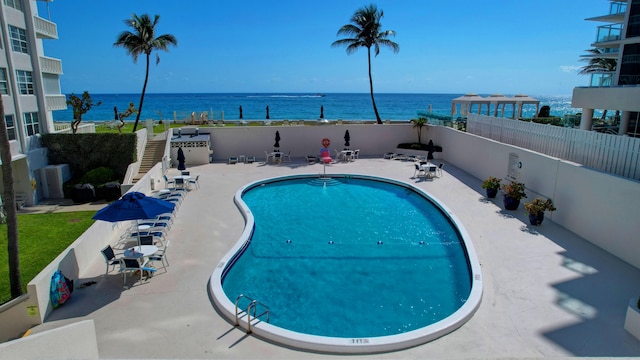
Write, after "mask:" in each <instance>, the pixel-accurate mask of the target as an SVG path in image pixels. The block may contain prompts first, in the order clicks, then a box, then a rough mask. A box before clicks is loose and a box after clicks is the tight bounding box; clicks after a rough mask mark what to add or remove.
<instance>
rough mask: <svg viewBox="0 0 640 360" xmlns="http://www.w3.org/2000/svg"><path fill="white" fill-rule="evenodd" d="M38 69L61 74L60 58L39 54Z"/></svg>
mask: <svg viewBox="0 0 640 360" xmlns="http://www.w3.org/2000/svg"><path fill="white" fill-rule="evenodd" d="M40 70H41V71H42V72H44V73H49V74H58V75H60V74H62V61H61V60H60V59H56V58H52V57H48V56H40Z"/></svg>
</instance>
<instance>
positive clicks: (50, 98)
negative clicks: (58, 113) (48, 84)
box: [44, 94, 67, 111]
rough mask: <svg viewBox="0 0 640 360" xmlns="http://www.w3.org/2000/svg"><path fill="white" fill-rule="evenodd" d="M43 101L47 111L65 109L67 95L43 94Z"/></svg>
mask: <svg viewBox="0 0 640 360" xmlns="http://www.w3.org/2000/svg"><path fill="white" fill-rule="evenodd" d="M44 101H45V104H46V107H47V111H55V110H65V109H66V108H67V97H66V96H64V95H61V94H57V95H45V96H44Z"/></svg>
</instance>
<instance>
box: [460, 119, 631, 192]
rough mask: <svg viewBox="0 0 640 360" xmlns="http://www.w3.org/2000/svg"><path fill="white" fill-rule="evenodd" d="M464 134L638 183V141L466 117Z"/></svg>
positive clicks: (506, 121)
mask: <svg viewBox="0 0 640 360" xmlns="http://www.w3.org/2000/svg"><path fill="white" fill-rule="evenodd" d="M467 132H468V133H471V134H475V135H479V136H482V137H486V138H489V139H493V140H496V141H499V142H502V143H505V144H510V145H515V146H519V147H522V148H525V149H529V150H533V151H537V152H540V153H543V154H546V155H549V156H553V157H557V158H560V159H563V160H569V161H573V162H576V163H579V164H582V165H584V166H587V167H589V168H592V169H595V170H599V171H603V172H606V173H610V174H615V175H618V176H622V177H625V178H629V179H634V180H640V139H638V138H632V137H628V136H620V135H611V134H604V133H599V132H594V131H586V130H579V129H573V128H564V127H559V126H552V125H543V124H536V123H530V122H524V121H518V120H511V119H504V118H495V117H490V116H485V115H477V114H469V116H468V118H467Z"/></svg>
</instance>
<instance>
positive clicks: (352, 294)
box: [222, 176, 472, 338]
mask: <svg viewBox="0 0 640 360" xmlns="http://www.w3.org/2000/svg"><path fill="white" fill-rule="evenodd" d="M242 200H243V201H244V202H245V203H246V205H247V207H248V209H249V210H250V211H251V213H252V214H253V217H254V220H255V227H254V231H253V235H252V237H251V242H250V244H249V245H248V247H246V250H245V251H244V252H243V253H242V254H238V255H239V256H237V257H236V258H235V259H234V260H235V261H230V262H229V263H232V266H231V267H230V268H228V269H227V270H226V272H225V275H224V276H223V280H222V288H223V290H224V293H225V294H226V296H227V297H228V299H229V300H230V301H231V302H235V301H236V298H237V297H238V295H240V294H244V295H246V296H248V297H250V298H253V299H256V300H258V301H260V302H261V303H263V304H265V305H266V306H268V308H269V310H270V312H269V314H270V319H269V323H270V324H272V325H275V326H277V327H281V328H284V329H288V330H291V331H294V332H299V333H304V334H310V335H319V336H328V337H338V338H368V337H378V336H388V335H395V334H402V333H406V332H409V331H412V330H415V329H420V328H423V327H425V326H428V325H431V324H434V323H436V322H438V321H441V320H443V319H445V318H447V317H448V316H450V315H451V314H453V313H454V312H456V311H457V310H458V309H460V307H461V306H463V305H464V304H465V302H466V301H467V299H468V298H469V294H470V292H471V286H472V275H471V270H470V266H469V260H468V256H467V252H466V250H465V245H464V242H463V240H462V237H461V235H460V233H459V231H458V230H457V228H456V226H455V225H454V224H453V223H452V221H451V220H450V219H449V217H447V216H446V215H445V214H444V213H443V211H442V210H441V209H440V208H439V207H438V206H436V205H435V204H434V203H432V202H431V201H430V200H429V199H427V198H426V197H425V196H423V195H422V194H420V193H418V192H416V191H414V190H412V189H409V188H407V187H404V186H399V185H396V184H391V183H387V182H381V181H376V180H373V179H361V178H358V179H355V178H349V177H348V176H347V177H346V178H337V179H330V180H328V181H327V182H326V185H325V182H324V181H323V180H321V179H319V178H317V177H315V178H302V179H287V180H282V181H275V182H270V183H263V184H260V185H258V186H255V187H252V188H249V189H247V190H246V191H245V192H244V194H243V195H242ZM240 305H241V307H242V306H243V305H242V304H240ZM244 306H246V304H245V305H244Z"/></svg>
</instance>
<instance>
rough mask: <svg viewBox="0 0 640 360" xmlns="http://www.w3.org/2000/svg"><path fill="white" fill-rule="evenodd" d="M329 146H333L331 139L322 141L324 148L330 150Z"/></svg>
mask: <svg viewBox="0 0 640 360" xmlns="http://www.w3.org/2000/svg"><path fill="white" fill-rule="evenodd" d="M329 145H331V140H329V138H324V139H322V146H324V147H326V148H328V147H329Z"/></svg>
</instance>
